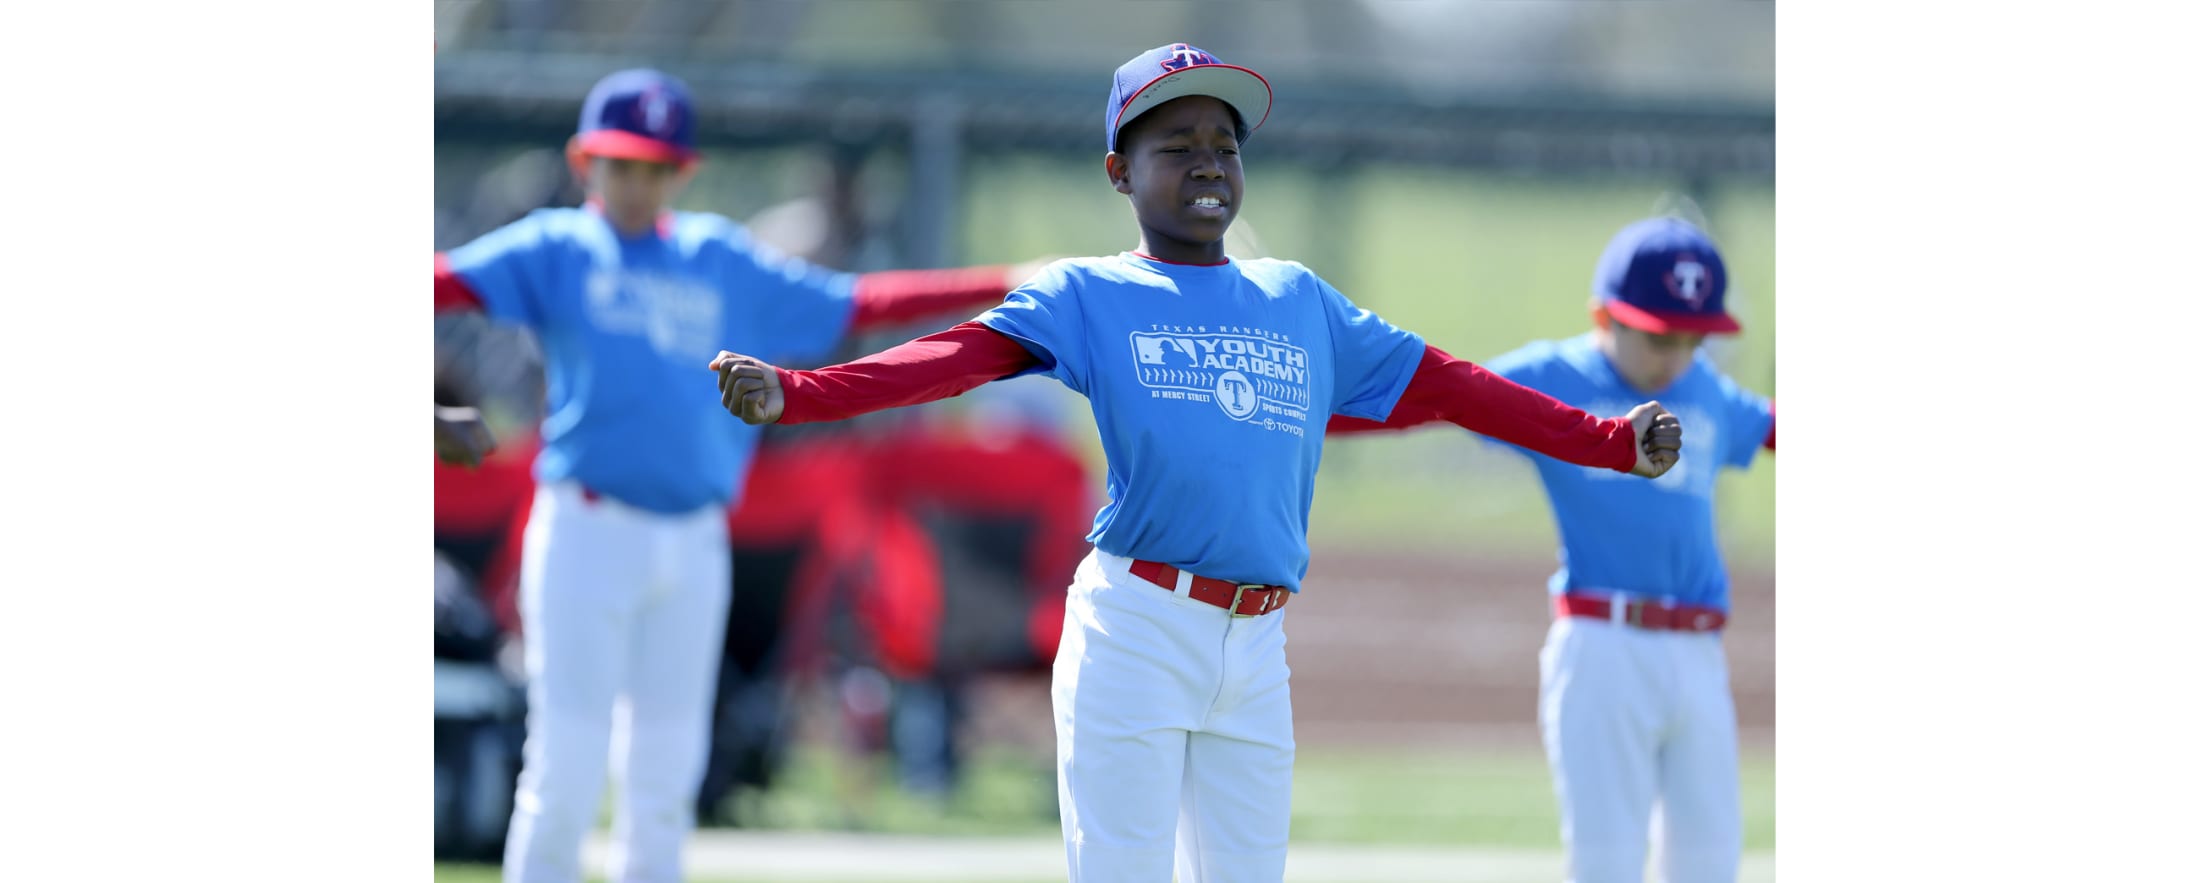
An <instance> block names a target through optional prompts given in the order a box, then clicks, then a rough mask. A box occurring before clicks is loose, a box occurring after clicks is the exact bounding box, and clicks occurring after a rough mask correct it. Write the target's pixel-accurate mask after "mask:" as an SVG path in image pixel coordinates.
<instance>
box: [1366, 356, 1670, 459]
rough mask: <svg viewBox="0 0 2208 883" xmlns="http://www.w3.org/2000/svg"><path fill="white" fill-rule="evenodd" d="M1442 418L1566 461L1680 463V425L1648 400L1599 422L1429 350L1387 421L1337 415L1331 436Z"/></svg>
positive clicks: (1497, 375)
mask: <svg viewBox="0 0 2208 883" xmlns="http://www.w3.org/2000/svg"><path fill="white" fill-rule="evenodd" d="M1437 420H1445V421H1448V422H1450V423H1454V424H1456V425H1458V426H1461V427H1464V428H1465V429H1469V430H1472V431H1473V432H1477V433H1479V434H1481V435H1485V436H1489V437H1491V438H1495V439H1498V440H1501V441H1506V442H1509V443H1511V444H1514V445H1518V446H1520V447H1523V448H1526V449H1528V450H1531V451H1534V452H1535V453H1539V454H1544V455H1546V456H1549V457H1554V458H1556V459H1558V460H1562V461H1564V462H1567V463H1575V464H1578V465H1581V466H1595V467H1600V468H1603V469H1612V470H1616V471H1618V472H1628V473H1632V474H1634V475H1642V476H1647V477H1651V478H1653V477H1655V476H1658V475H1662V474H1663V473H1664V471H1665V470H1667V469H1670V468H1671V464H1672V463H1675V462H1677V461H1678V459H1679V435H1680V434H1679V421H1678V418H1676V417H1673V416H1672V415H1671V414H1670V413H1668V412H1666V411H1664V409H1663V407H1662V406H1661V405H1657V404H1656V403H1654V402H1650V403H1647V404H1644V405H1641V406H1640V407H1638V408H1634V409H1633V411H1632V413H1630V414H1627V415H1626V416H1624V417H1611V418H1600V417H1596V416H1594V415H1592V414H1589V413H1587V412H1585V411H1582V410H1580V409H1578V408H1574V407H1572V406H1570V405H1567V404H1564V403H1563V402H1559V401H1557V400H1556V399H1554V398H1551V397H1549V396H1548V395H1546V394H1543V393H1541V392H1539V391H1536V390H1533V389H1531V388H1528V387H1525V386H1521V385H1519V384H1517V383H1514V382H1512V381H1511V380H1509V379H1508V378H1505V377H1503V376H1501V375H1499V374H1496V373H1494V372H1492V371H1489V370H1487V369H1485V368H1482V367H1480V366H1478V365H1475V364H1473V363H1471V362H1468V361H1465V360H1463V359H1459V358H1457V357H1455V356H1452V355H1450V354H1448V353H1446V352H1443V351H1442V350H1441V348H1440V347H1436V346H1432V345H1429V346H1427V347H1426V353H1425V356H1424V357H1423V358H1421V359H1420V361H1419V364H1418V370H1417V371H1416V372H1415V373H1413V374H1412V375H1411V383H1410V385H1409V386H1407V387H1405V388H1404V390H1403V395H1402V397H1400V398H1398V399H1397V400H1396V403H1395V409H1394V410H1393V411H1390V412H1388V419H1387V420H1386V421H1372V420H1361V419H1357V418H1354V417H1342V416H1335V417H1334V418H1333V419H1332V420H1330V421H1328V423H1327V427H1326V430H1327V432H1328V434H1335V433H1354V432H1380V431H1388V430H1401V429H1409V428H1411V427H1414V426H1419V425H1423V424H1426V423H1431V422H1434V421H1437Z"/></svg>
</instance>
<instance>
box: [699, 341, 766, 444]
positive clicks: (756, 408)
mask: <svg viewBox="0 0 2208 883" xmlns="http://www.w3.org/2000/svg"><path fill="white" fill-rule="evenodd" d="M707 367H710V368H712V369H713V370H714V371H715V372H716V373H718V374H720V375H721V379H720V383H721V407H723V408H727V409H728V413H730V414H734V415H736V416H737V417H738V418H741V419H742V420H743V421H744V422H745V423H749V424H751V425H753V426H760V425H764V424H768V423H773V422H775V421H777V420H780V419H782V377H781V375H778V374H776V373H775V371H774V366H773V365H769V364H767V363H765V362H762V361H759V360H758V359H754V358H752V357H750V356H746V355H740V354H737V353H732V352H729V351H727V350H722V351H721V354H720V355H718V356H714V357H713V362H712V363H711V364H710V365H708V366H707Z"/></svg>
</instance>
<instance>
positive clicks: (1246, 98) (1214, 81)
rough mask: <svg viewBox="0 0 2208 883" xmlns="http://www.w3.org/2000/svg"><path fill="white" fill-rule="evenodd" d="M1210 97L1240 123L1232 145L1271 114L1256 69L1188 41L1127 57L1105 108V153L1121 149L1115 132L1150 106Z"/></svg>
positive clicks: (1268, 90)
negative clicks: (1222, 59)
mask: <svg viewBox="0 0 2208 883" xmlns="http://www.w3.org/2000/svg"><path fill="white" fill-rule="evenodd" d="M1190 95H1208V96H1210V97H1212V98H1217V99H1219V100H1220V101H1223V102H1226V105H1227V107H1229V108H1232V109H1233V110H1234V113H1235V116H1236V118H1237V120H1236V121H1237V122H1238V123H1239V124H1240V128H1239V130H1238V131H1236V132H1235V133H1234V140H1235V142H1236V143H1241V142H1243V141H1246V140H1249V137H1250V133H1251V132H1253V131H1256V130H1257V127H1258V126H1260V125H1263V124H1264V123H1265V118H1266V117H1267V116H1269V115H1271V114H1272V112H1273V87H1272V85H1271V84H1269V83H1267V82H1265V78H1264V77H1261V76H1258V74H1257V72H1256V71H1253V70H1250V69H1249V68H1246V67H1236V66H1234V65H1231V64H1227V63H1225V62H1222V61H1220V60H1219V58H1218V56H1215V55H1212V54H1211V53H1209V52H1205V51H1204V50H1202V49H1198V48H1196V47H1194V46H1190V45H1188V44H1187V43H1174V44H1172V45H1170V46H1160V47H1158V48H1156V49H1152V50H1150V51H1148V52H1145V53H1143V54H1141V55H1137V56H1135V57H1134V58H1132V59H1129V60H1128V62H1127V63H1126V64H1123V65H1120V66H1119V71H1118V73H1116V74H1114V75H1113V76H1112V94H1111V96H1110V97H1109V98H1108V99H1107V100H1106V103H1105V105H1104V149H1106V150H1118V149H1119V130H1121V129H1123V128H1126V126H1127V124H1128V123H1131V122H1134V121H1135V118H1136V117H1140V116H1142V115H1143V114H1144V113H1147V112H1149V111H1150V110H1151V109H1152V108H1155V107H1157V106H1158V105H1160V104H1164V103H1166V102H1168V101H1172V100H1173V99H1175V98H1186V97H1188V96H1190Z"/></svg>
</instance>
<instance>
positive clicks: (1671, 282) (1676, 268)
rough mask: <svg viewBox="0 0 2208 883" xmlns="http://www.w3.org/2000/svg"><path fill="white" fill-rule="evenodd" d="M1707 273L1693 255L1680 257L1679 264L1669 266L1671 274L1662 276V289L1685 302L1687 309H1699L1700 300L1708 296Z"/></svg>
mask: <svg viewBox="0 0 2208 883" xmlns="http://www.w3.org/2000/svg"><path fill="white" fill-rule="evenodd" d="M1709 278H1710V277H1709V271H1708V270H1706V269H1704V268H1703V266H1702V264H1701V262H1699V261H1696V260H1695V259H1694V256H1693V255H1686V254H1683V255H1680V256H1679V262H1678V263H1676V264H1673V265H1671V272H1670V273H1666V274H1664V287H1665V288H1668V289H1670V290H1671V296H1672V297H1676V298H1678V299H1680V300H1683V301H1686V302H1687V308H1688V309H1696V310H1698V309H1701V308H1702V299H1703V298H1706V297H1709V296H1710V289H1709V288H1708V282H1709Z"/></svg>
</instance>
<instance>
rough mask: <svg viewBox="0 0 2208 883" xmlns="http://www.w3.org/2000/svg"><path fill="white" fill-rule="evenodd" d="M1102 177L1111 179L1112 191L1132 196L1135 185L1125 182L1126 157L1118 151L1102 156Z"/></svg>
mask: <svg viewBox="0 0 2208 883" xmlns="http://www.w3.org/2000/svg"><path fill="white" fill-rule="evenodd" d="M1104 177H1106V178H1109V179H1111V182H1112V189H1113V190H1117V191H1119V192H1121V193H1125V194H1127V195H1129V196H1133V195H1134V193H1135V185H1133V184H1131V183H1128V180H1127V157H1126V156H1125V155H1124V154H1121V153H1120V152H1119V151H1116V150H1115V151H1112V152H1111V153H1107V154H1104Z"/></svg>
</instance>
